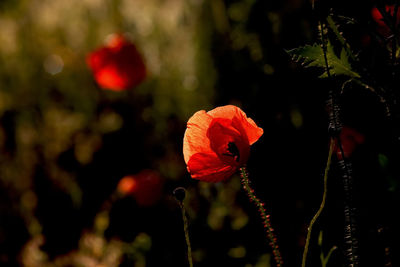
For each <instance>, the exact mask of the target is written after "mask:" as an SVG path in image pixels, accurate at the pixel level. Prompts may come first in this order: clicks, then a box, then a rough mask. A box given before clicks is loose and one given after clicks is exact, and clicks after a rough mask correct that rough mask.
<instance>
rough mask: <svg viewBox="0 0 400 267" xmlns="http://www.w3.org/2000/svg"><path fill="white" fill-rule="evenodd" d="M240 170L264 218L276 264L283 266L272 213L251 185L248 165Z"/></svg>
mask: <svg viewBox="0 0 400 267" xmlns="http://www.w3.org/2000/svg"><path fill="white" fill-rule="evenodd" d="M240 172H241V178H242V179H241V182H242V185H243V189H244V190H245V191H246V193H247V195H248V197H249V199H250V202H253V203H254V204H255V205H256V206H257V208H258V210H259V212H260V215H261V219H262V220H263V224H264V228H265V229H266V231H267V237H268V239H269V241H270V242H269V245H270V246H271V248H272V252H273V254H274V258H275V261H276V266H277V267H281V266H282V265H283V261H282V257H281V253H280V251H279V246H278V244H277V238H276V236H275V234H274V229H273V228H272V226H271V222H270V219H269V217H270V215H269V214H267V212H266V210H265V208H264V205H265V204H264V203H263V202H262V201H261V200H260V199H259V198H258V197H257V196H256V195H255V193H254V189H252V188H251V186H250V180H249V175H248V173H247V169H246V167H242V168H240Z"/></svg>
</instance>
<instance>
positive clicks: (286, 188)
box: [0, 0, 400, 267]
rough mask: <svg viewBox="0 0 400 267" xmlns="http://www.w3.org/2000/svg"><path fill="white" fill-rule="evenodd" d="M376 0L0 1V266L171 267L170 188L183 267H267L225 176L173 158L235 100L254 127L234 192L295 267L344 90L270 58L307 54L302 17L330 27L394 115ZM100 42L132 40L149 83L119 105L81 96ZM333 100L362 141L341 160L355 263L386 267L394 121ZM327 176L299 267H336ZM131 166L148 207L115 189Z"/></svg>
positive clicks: (333, 204) (350, 99) (261, 236)
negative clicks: (211, 178) (197, 117)
mask: <svg viewBox="0 0 400 267" xmlns="http://www.w3.org/2000/svg"><path fill="white" fill-rule="evenodd" d="M384 4H393V3H391V2H383V1H382V2H377V1H322V0H319V1H315V5H316V7H315V9H314V10H313V9H312V7H311V2H309V1H302V0H287V1H258V0H240V1H223V0H216V1H201V0H192V1H181V0H168V1H157V0H152V1H150V0H140V1H139V0H138V1H122V0H121V1H117V0H116V1H103V0H96V1H95V0H86V1H60V0H59V1H0V265H1V266H50V265H51V264H54V265H51V266H99V265H96V264H103V265H102V266H187V263H186V256H185V255H186V254H185V253H186V245H185V240H184V234H183V225H182V219H181V214H180V210H179V206H178V205H177V203H176V201H175V200H174V198H173V196H172V191H173V189H174V188H176V187H178V186H183V187H185V188H187V198H186V199H185V205H186V208H187V215H188V218H189V223H190V226H189V231H190V238H191V242H192V249H193V258H194V265H195V266H198V267H200V266H208V267H211V266H240V267H242V266H246V267H250V266H255V267H262V266H274V265H273V264H272V265H270V264H269V259H270V256H271V250H270V247H269V246H268V241H267V240H266V238H265V237H266V235H265V233H264V229H263V227H262V224H261V221H260V218H259V217H258V213H257V209H256V208H255V207H254V206H253V205H252V203H249V201H248V199H247V196H246V194H245V193H244V192H243V190H241V185H240V181H239V176H238V175H235V176H233V177H232V178H231V179H230V180H229V181H227V182H224V183H218V184H208V183H204V182H198V181H195V180H192V179H191V178H190V176H189V174H188V173H187V171H186V166H185V163H184V160H183V156H182V139H183V134H184V131H185V127H186V121H187V120H188V119H189V118H190V116H191V115H192V114H193V113H194V112H196V111H198V110H200V109H205V110H210V109H212V108H214V107H216V106H220V105H226V104H234V105H237V106H240V107H241V108H242V109H243V110H244V111H245V112H246V113H247V115H248V116H249V117H251V118H252V119H254V120H255V122H256V123H257V124H258V125H259V126H260V127H262V128H263V129H264V135H263V136H262V137H261V138H260V140H259V141H257V142H256V143H255V144H254V145H253V146H252V151H251V156H250V159H249V162H248V170H249V173H250V179H251V181H252V185H253V186H254V188H255V190H256V193H257V195H258V196H259V197H260V198H261V199H262V200H263V201H264V202H265V204H266V208H267V211H268V212H269V213H270V214H271V221H272V224H273V227H274V229H275V232H276V234H277V236H278V242H279V244H280V247H281V252H282V256H283V259H284V262H285V266H300V263H301V255H302V252H303V247H304V243H305V236H306V231H307V225H308V224H309V222H310V220H311V218H312V216H313V215H314V213H315V212H316V210H317V209H318V207H319V205H320V201H321V197H322V179H323V173H324V168H325V165H326V160H327V156H328V155H327V154H328V146H329V144H328V142H329V135H328V114H327V110H326V100H327V97H328V91H329V90H330V89H332V90H336V91H338V90H340V89H341V86H342V83H343V82H344V81H346V78H345V77H334V78H332V79H319V78H318V76H319V75H320V74H321V73H322V70H321V69H315V68H303V67H302V66H301V64H300V63H296V62H294V61H292V60H291V58H290V57H289V55H288V54H287V53H286V51H285V50H289V49H292V48H296V47H299V46H301V45H305V44H313V43H315V42H319V35H318V19H319V18H324V17H325V16H326V15H327V14H328V13H330V12H333V14H334V15H336V16H339V15H340V16H342V17H340V18H342V19H339V21H337V22H338V23H339V25H340V30H341V31H342V32H343V35H344V37H345V38H346V39H347V41H348V42H349V44H350V45H351V48H352V49H353V51H355V53H356V54H358V56H359V59H360V60H359V62H358V63H357V64H355V65H354V67H355V68H358V69H363V71H364V72H363V73H364V74H365V75H366V77H367V78H366V79H367V80H368V81H371V82H372V83H373V84H374V85H377V86H379V87H382V88H384V89H385V90H386V92H387V95H386V97H387V98H388V99H389V101H388V102H390V103H391V104H393V103H394V100H395V99H396V91H397V89H398V88H397V87H398V86H397V85H398V77H399V75H397V67H396V66H397V65H396V64H397V62H394V63H395V64H394V63H393V62H392V61H391V59H390V53H389V50H388V47H387V46H386V45H385V44H384V43H382V41H380V40H379V39H377V38H376V36H377V34H378V35H379V32H377V25H376V23H375V22H374V21H373V19H372V17H371V10H372V8H373V7H374V6H375V5H382V6H383V5H384ZM343 17H348V18H351V19H354V20H355V21H356V22H355V23H348V22H349V20H348V19H345V18H343ZM114 32H122V33H125V34H126V35H127V36H128V37H129V38H130V40H131V41H133V42H134V43H135V45H136V46H137V47H138V49H139V50H140V51H141V53H142V54H143V56H144V59H145V62H146V65H147V67H148V70H149V75H148V78H147V79H146V81H145V82H144V83H142V84H141V85H139V86H138V87H136V88H132V89H130V90H127V91H124V92H112V91H108V90H102V89H101V88H99V87H97V85H96V84H95V82H94V81H93V78H92V76H91V73H90V71H89V69H88V68H87V67H86V65H85V57H86V55H87V53H89V52H90V51H92V50H93V49H95V48H97V47H99V46H101V45H102V42H103V40H104V39H105V38H106V36H107V35H108V34H111V33H114ZM330 37H331V38H334V36H330ZM60 60H61V61H60ZM60 62H61V63H60ZM392 73H394V75H392ZM338 101H339V104H340V107H341V120H342V122H343V124H344V125H345V126H346V127H351V128H353V129H355V130H357V131H358V132H359V133H360V134H362V135H363V136H364V137H365V142H364V143H363V144H361V145H358V146H356V148H355V150H354V151H353V153H352V155H351V157H350V160H351V162H352V164H353V167H354V170H353V171H354V173H353V174H354V188H353V198H354V204H355V207H356V219H357V222H358V225H357V226H358V228H357V236H358V238H359V252H360V253H359V254H360V262H361V265H360V266H374V267H375V266H385V263H388V262H390V263H391V264H392V265H386V266H399V265H400V263H399V259H398V255H400V251H399V245H398V242H397V240H398V237H399V230H398V227H397V226H398V225H399V221H398V220H396V219H395V217H396V213H397V212H398V207H399V206H398V204H399V187H398V183H399V169H398V167H397V166H398V164H397V162H398V160H399V153H398V151H399V144H398V137H399V136H400V135H399V131H398V126H397V125H398V115H397V113H398V112H396V109H397V108H396V106H395V105H393V112H392V113H393V114H392V117H391V118H388V117H387V116H386V115H385V112H384V107H383V105H382V104H381V103H380V102H379V100H378V98H377V96H376V95H374V94H373V93H371V92H370V91H368V90H366V89H365V88H362V87H359V86H355V85H354V86H350V87H348V88H345V90H344V92H343V94H341V95H340V97H339V99H338ZM336 162H337V160H336V157H335V156H334V158H333V162H332V166H331V172H330V175H329V189H328V190H329V192H328V199H327V204H326V207H325V210H324V212H323V213H322V216H321V217H320V219H319V220H318V222H317V224H316V225H315V227H314V231H313V236H312V239H311V246H310V252H309V264H308V266H321V263H320V261H319V256H320V253H321V249H322V251H323V252H324V253H325V255H326V254H327V252H328V251H329V249H330V248H332V247H333V246H337V247H338V249H337V250H335V251H334V252H333V254H332V256H331V260H330V262H329V264H328V266H345V265H344V263H345V260H344V248H343V247H344V246H343V245H344V241H343V229H344V215H343V201H344V200H343V184H342V177H341V174H340V171H339V170H338V167H337V165H336ZM143 169H153V170H155V171H158V172H159V173H160V175H161V177H162V179H163V181H164V188H163V195H162V196H161V200H160V201H159V202H157V204H155V205H153V206H150V207H141V206H139V205H138V204H137V203H136V201H135V198H134V197H132V196H122V195H120V194H118V193H117V192H116V188H117V184H118V181H119V180H120V179H121V178H122V177H123V176H125V175H129V174H137V173H138V172H140V171H141V170H143ZM320 231H323V241H322V248H321V247H320V246H319V245H318V242H317V239H318V235H319V232H320ZM385 251H386V252H385ZM113 257H114V258H113Z"/></svg>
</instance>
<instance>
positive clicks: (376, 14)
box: [371, 5, 400, 37]
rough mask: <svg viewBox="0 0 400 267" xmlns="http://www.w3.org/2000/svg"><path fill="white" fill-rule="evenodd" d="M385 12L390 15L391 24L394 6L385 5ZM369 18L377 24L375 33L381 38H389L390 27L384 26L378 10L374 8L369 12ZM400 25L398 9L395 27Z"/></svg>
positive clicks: (399, 10) (384, 23) (399, 11)
mask: <svg viewBox="0 0 400 267" xmlns="http://www.w3.org/2000/svg"><path fill="white" fill-rule="evenodd" d="M385 11H386V12H387V13H389V14H390V23H392V19H393V16H394V5H386V6H385ZM371 16H372V18H373V20H374V21H375V22H376V23H377V26H378V28H377V31H378V32H379V33H380V34H381V35H382V36H383V37H389V36H390V34H391V32H392V31H391V30H390V27H389V26H388V25H387V24H386V22H385V20H384V19H383V15H382V14H381V12H380V11H379V9H378V8H376V7H374V8H372V10H371ZM399 23H400V8H399V9H398V10H397V19H396V26H397V25H399Z"/></svg>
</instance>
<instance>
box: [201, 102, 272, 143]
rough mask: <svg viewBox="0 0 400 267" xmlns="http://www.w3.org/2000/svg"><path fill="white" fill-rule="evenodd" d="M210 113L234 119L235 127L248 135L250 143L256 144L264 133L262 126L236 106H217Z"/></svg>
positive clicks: (214, 116) (213, 115)
mask: <svg viewBox="0 0 400 267" xmlns="http://www.w3.org/2000/svg"><path fill="white" fill-rule="evenodd" d="M208 114H209V115H211V116H212V117H213V118H224V119H230V120H232V125H233V127H235V128H236V129H238V130H239V131H241V132H242V134H245V135H246V136H247V138H248V142H249V144H250V145H252V144H254V143H255V142H256V141H257V140H258V139H259V138H260V137H261V136H262V135H263V133H264V131H263V129H262V128H260V127H258V126H257V124H256V123H255V122H254V121H253V120H252V119H250V118H247V116H246V113H244V112H243V111H242V110H241V109H240V108H238V107H236V106H233V105H227V106H222V107H217V108H215V109H213V110H211V111H209V112H208Z"/></svg>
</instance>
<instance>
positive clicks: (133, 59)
mask: <svg viewBox="0 0 400 267" xmlns="http://www.w3.org/2000/svg"><path fill="white" fill-rule="evenodd" d="M87 64H88V65H89V67H90V69H91V70H92V72H93V75H94V79H95V80H96V82H97V84H98V85H99V86H100V87H101V88H103V89H110V90H113V91H122V90H126V89H129V88H132V87H135V86H137V85H139V84H140V83H141V82H142V81H143V80H144V79H145V78H146V66H145V64H144V62H143V59H142V56H141V55H140V54H139V52H138V51H137V49H136V46H135V45H134V44H133V43H131V42H129V41H128V40H127V39H126V38H125V37H124V36H122V35H119V34H114V35H113V36H112V37H110V38H109V41H108V42H107V44H106V45H105V46H104V47H101V48H99V49H97V50H95V51H94V52H92V53H90V54H89V55H88V56H87Z"/></svg>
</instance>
